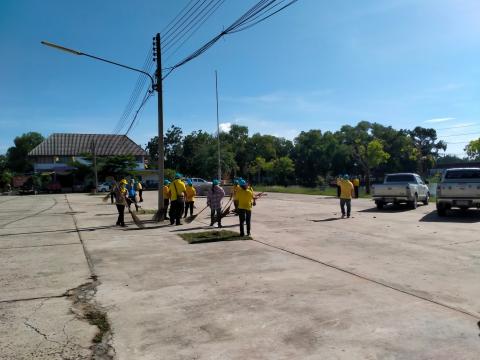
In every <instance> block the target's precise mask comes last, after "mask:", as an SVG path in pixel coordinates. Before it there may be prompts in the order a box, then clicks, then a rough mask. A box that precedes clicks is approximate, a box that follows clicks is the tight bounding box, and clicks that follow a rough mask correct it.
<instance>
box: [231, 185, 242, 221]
mask: <svg viewBox="0 0 480 360" xmlns="http://www.w3.org/2000/svg"><path fill="white" fill-rule="evenodd" d="M238 189H240V185H238V179H235V180H233V188H232V195H231V197H230V199H232V200H233V206H234V207H235V210H233V212H234V213H235V214H237V215H238V198H237V193H238Z"/></svg>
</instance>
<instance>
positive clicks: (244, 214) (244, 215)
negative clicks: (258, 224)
mask: <svg viewBox="0 0 480 360" xmlns="http://www.w3.org/2000/svg"><path fill="white" fill-rule="evenodd" d="M238 217H239V218H240V236H245V231H244V230H243V224H245V223H247V235H250V221H251V219H252V211H251V210H245V209H238Z"/></svg>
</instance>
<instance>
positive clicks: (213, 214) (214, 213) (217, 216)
mask: <svg viewBox="0 0 480 360" xmlns="http://www.w3.org/2000/svg"><path fill="white" fill-rule="evenodd" d="M216 222H218V226H221V225H222V209H210V226H213V224H215V223H216Z"/></svg>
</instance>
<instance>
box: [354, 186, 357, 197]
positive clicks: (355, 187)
mask: <svg viewBox="0 0 480 360" xmlns="http://www.w3.org/2000/svg"><path fill="white" fill-rule="evenodd" d="M353 188H354V189H355V199H358V186H354V187H353Z"/></svg>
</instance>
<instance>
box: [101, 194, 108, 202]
mask: <svg viewBox="0 0 480 360" xmlns="http://www.w3.org/2000/svg"><path fill="white" fill-rule="evenodd" d="M109 197H110V193H108V194H107V195H105V196H104V197H103V198H102V201H103V202H107V201H108V198H109Z"/></svg>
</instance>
